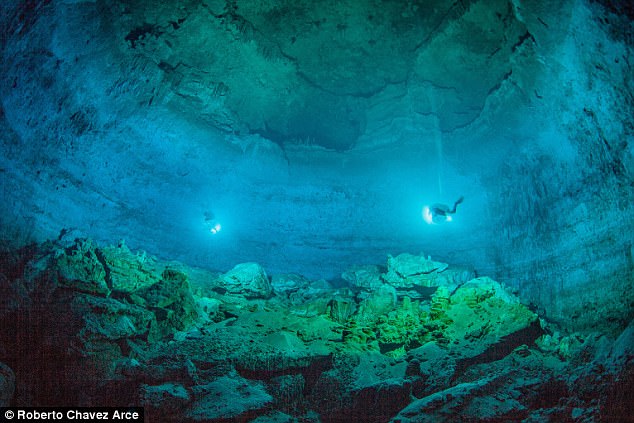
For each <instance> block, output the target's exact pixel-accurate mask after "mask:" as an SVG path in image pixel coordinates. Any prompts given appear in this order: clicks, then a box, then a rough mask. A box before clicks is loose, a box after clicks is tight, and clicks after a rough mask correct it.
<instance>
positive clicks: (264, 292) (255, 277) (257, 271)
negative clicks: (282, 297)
mask: <svg viewBox="0 0 634 423" xmlns="http://www.w3.org/2000/svg"><path fill="white" fill-rule="evenodd" d="M220 281H221V283H222V285H221V287H222V288H224V289H225V290H226V292H227V293H228V294H231V295H241V296H243V297H245V298H247V299H255V298H269V297H271V294H272V293H273V288H272V287H271V282H270V281H269V278H268V276H267V275H266V272H265V271H264V269H263V268H262V266H260V265H259V264H257V263H241V264H238V265H236V266H235V267H234V268H233V269H231V270H230V271H228V272H227V273H225V274H223V275H221V276H220Z"/></svg>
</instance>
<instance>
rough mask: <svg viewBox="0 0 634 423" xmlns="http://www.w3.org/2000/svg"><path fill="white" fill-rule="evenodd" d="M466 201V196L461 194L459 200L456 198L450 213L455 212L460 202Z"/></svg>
mask: <svg viewBox="0 0 634 423" xmlns="http://www.w3.org/2000/svg"><path fill="white" fill-rule="evenodd" d="M463 201H464V196H461V197H460V198H458V200H456V202H455V203H453V209H452V210H451V211H450V212H449V213H452V214H453V213H455V212H456V209H457V208H458V204H460V203H462V202H463Z"/></svg>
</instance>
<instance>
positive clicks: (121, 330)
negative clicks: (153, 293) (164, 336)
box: [71, 294, 154, 341]
mask: <svg viewBox="0 0 634 423" xmlns="http://www.w3.org/2000/svg"><path fill="white" fill-rule="evenodd" d="M71 309H72V310H73V312H74V314H75V315H76V316H81V318H82V320H83V326H82V328H81V335H82V337H83V338H85V339H86V340H92V341H99V340H108V341H116V340H119V339H124V338H129V337H136V336H141V335H146V334H147V333H148V331H149V330H150V326H151V324H152V323H153V322H154V315H153V314H152V312H150V311H149V310H147V309H145V308H142V307H139V306H136V305H131V304H125V303H123V302H120V301H117V300H115V299H113V298H102V297H96V296H92V295H87V294H78V295H76V296H75V297H74V298H73V299H72V301H71Z"/></svg>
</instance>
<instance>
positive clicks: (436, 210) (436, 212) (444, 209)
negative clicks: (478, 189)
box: [430, 197, 464, 217]
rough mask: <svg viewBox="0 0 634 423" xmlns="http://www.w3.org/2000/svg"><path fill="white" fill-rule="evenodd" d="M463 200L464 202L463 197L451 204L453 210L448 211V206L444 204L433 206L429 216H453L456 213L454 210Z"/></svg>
mask: <svg viewBox="0 0 634 423" xmlns="http://www.w3.org/2000/svg"><path fill="white" fill-rule="evenodd" d="M463 200H464V197H460V198H459V199H458V200H457V201H456V202H455V203H453V209H451V210H449V206H447V205H445V204H434V205H433V206H431V208H430V211H431V215H432V216H434V217H436V216H443V217H446V216H447V215H448V214H454V213H455V212H456V209H457V208H458V204H460V203H462V201H463Z"/></svg>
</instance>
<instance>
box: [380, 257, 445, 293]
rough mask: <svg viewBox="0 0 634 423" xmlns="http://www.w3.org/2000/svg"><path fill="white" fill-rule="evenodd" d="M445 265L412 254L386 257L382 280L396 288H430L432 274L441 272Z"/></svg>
mask: <svg viewBox="0 0 634 423" xmlns="http://www.w3.org/2000/svg"><path fill="white" fill-rule="evenodd" d="M446 268H447V264H445V263H440V262H437V261H433V260H431V258H426V257H424V256H415V255H412V254H407V253H404V254H399V255H398V256H396V257H393V256H391V255H390V256H388V259H387V273H386V274H384V275H383V280H384V281H385V282H386V283H388V284H390V285H392V286H394V287H397V288H401V287H404V288H408V287H412V286H423V287H430V286H432V285H433V280H434V277H433V276H429V275H430V274H432V273H434V272H442V271H443V270H445V269H446Z"/></svg>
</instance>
